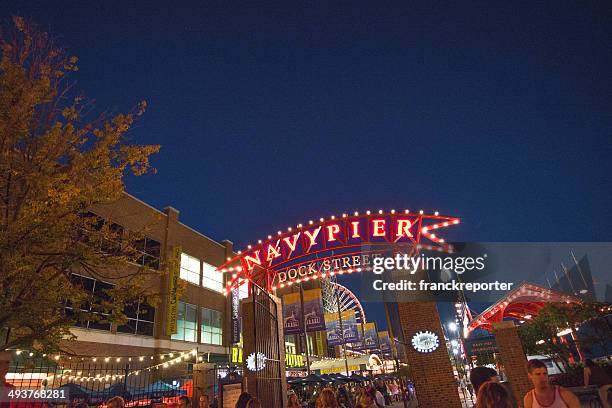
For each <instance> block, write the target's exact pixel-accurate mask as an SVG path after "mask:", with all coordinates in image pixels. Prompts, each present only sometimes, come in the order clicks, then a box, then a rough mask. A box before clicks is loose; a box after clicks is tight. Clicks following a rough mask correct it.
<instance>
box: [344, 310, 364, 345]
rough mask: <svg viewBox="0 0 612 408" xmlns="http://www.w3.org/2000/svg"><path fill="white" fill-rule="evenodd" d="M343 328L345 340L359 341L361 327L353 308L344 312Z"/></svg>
mask: <svg viewBox="0 0 612 408" xmlns="http://www.w3.org/2000/svg"><path fill="white" fill-rule="evenodd" d="M342 329H343V330H344V342H345V343H356V342H358V341H359V339H360V337H359V328H358V327H357V318H356V317H355V311H354V310H353V309H350V310H345V311H344V312H342Z"/></svg>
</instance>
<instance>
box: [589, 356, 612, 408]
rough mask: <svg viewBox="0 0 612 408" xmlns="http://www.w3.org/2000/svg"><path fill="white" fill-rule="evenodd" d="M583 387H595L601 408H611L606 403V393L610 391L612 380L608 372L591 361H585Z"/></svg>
mask: <svg viewBox="0 0 612 408" xmlns="http://www.w3.org/2000/svg"><path fill="white" fill-rule="evenodd" d="M583 375H584V386H585V387H588V386H589V385H591V384H592V385H596V386H597V389H598V391H599V399H600V400H601V405H602V406H603V408H611V406H610V403H609V402H608V391H609V390H610V389H612V378H610V375H609V374H608V372H607V371H606V370H605V369H604V368H602V367H599V366H598V365H597V364H595V362H594V361H593V360H591V359H588V360H586V361H585V366H584V374H583Z"/></svg>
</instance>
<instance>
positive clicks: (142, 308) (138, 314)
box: [117, 301, 155, 336]
mask: <svg viewBox="0 0 612 408" xmlns="http://www.w3.org/2000/svg"><path fill="white" fill-rule="evenodd" d="M124 313H125V314H126V316H127V317H128V321H127V323H126V324H124V325H122V326H119V327H117V331H118V332H121V333H131V334H142V335H144V336H153V326H154V323H155V308H154V307H153V306H151V305H149V304H148V303H146V302H143V301H140V302H134V303H132V304H129V305H126V307H125V309H124Z"/></svg>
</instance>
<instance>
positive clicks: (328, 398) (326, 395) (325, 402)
mask: <svg viewBox="0 0 612 408" xmlns="http://www.w3.org/2000/svg"><path fill="white" fill-rule="evenodd" d="M316 407H317V408H338V401H337V400H336V394H334V391H333V390H331V389H329V388H325V389H324V390H323V391H321V395H319V398H318V399H317V405H316Z"/></svg>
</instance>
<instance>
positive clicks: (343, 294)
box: [321, 277, 366, 323]
mask: <svg viewBox="0 0 612 408" xmlns="http://www.w3.org/2000/svg"><path fill="white" fill-rule="evenodd" d="M321 283H322V285H321V286H322V292H323V308H324V309H325V313H338V305H339V306H340V311H341V312H344V311H345V310H354V311H355V319H356V320H357V323H365V322H366V315H365V311H364V310H363V306H361V302H359V299H357V296H355V294H354V293H353V292H351V291H350V290H349V289H348V288H347V287H346V286H342V285H340V284H339V283H337V282H335V277H334V278H333V280H332V278H327V279H323V280H322V282H321Z"/></svg>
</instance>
